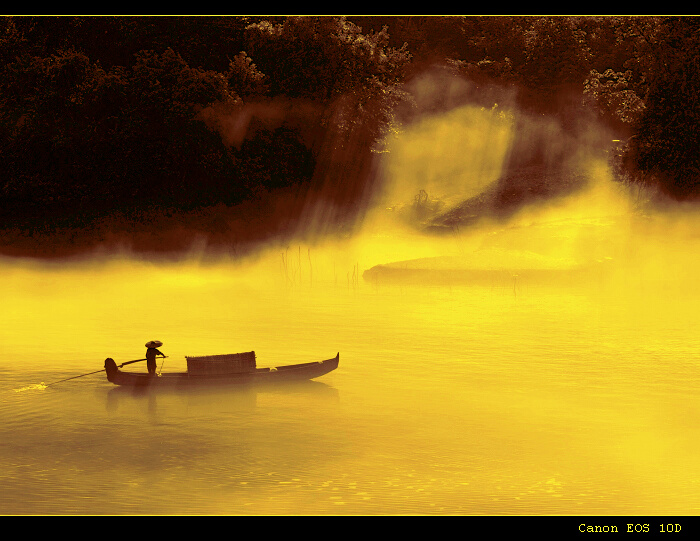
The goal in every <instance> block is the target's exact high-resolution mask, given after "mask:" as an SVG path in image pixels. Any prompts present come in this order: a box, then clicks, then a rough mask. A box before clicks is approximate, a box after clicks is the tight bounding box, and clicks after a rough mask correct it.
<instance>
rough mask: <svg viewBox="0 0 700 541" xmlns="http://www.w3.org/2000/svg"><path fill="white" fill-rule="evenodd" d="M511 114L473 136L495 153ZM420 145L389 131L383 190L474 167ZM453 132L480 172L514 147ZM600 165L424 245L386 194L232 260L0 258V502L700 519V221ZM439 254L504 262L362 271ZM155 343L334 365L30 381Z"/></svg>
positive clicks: (34, 506)
mask: <svg viewBox="0 0 700 541" xmlns="http://www.w3.org/2000/svg"><path fill="white" fill-rule="evenodd" d="M458 116H459V115H458ZM450 118H452V117H450ZM452 120H454V118H452ZM469 122H471V123H472V125H474V124H475V123H476V125H477V127H478V128H480V126H478V122H476V121H475V120H474V118H473V117H472V116H469ZM446 125H447V124H445V123H442V124H440V123H438V124H437V125H436V127H435V129H442V128H444V127H445V126H446ZM504 130H505V128H504V125H503V123H502V122H500V121H499V123H498V124H497V126H496V128H494V129H492V130H491V131H490V132H488V130H487V132H488V133H492V134H495V135H493V136H494V137H495V138H496V139H497V140H498V141H501V143H499V144H503V145H507V144H509V143H508V141H509V140H510V136H509V135H508V133H507V131H504ZM484 133H486V132H484ZM424 135H425V132H420V134H419V135H417V136H416V137H418V139H419V141H423V143H421V146H420V148H422V149H423V154H421V155H420V156H419V161H421V160H422V161H421V163H427V162H430V163H432V164H433V166H432V169H430V170H426V171H427V172H425V171H423V172H422V170H420V169H419V168H418V169H417V168H416V167H415V165H416V164H415V163H413V162H411V156H413V155H414V154H413V153H411V152H409V150H410V149H411V148H413V147H411V146H410V145H408V146H407V152H406V153H404V154H402V153H401V151H400V150H401V147H400V145H399V146H398V147H395V149H394V150H396V149H397V148H398V152H395V153H394V154H390V155H389V156H388V157H387V160H388V161H387V171H389V172H390V174H392V175H394V176H397V175H401V174H402V173H403V174H408V173H409V172H412V173H414V175H413V176H410V175H409V178H408V180H406V179H404V181H405V182H393V183H392V182H388V183H387V186H388V187H389V189H388V192H391V193H392V194H393V196H398V195H397V194H399V192H400V191H401V189H402V187H405V189H406V190H407V191H406V193H404V194H403V196H405V199H407V200H408V201H410V200H411V199H410V198H411V197H412V196H413V194H414V192H415V189H416V188H417V187H420V186H422V185H423V184H422V183H423V182H429V183H430V186H431V195H432V194H433V191H436V190H437V191H439V190H440V189H441V187H442V188H444V189H445V193H443V194H442V196H444V197H445V198H446V199H449V196H450V190H455V189H456V188H455V186H456V185H459V186H461V187H460V188H459V190H463V189H464V186H463V185H464V183H465V182H467V181H466V180H465V179H464V178H463V179H462V180H461V181H460V182H459V183H456V184H454V183H452V184H451V183H448V185H443V186H441V185H440V179H441V178H443V177H441V176H440V174H439V171H436V170H435V168H436V167H438V165H439V164H441V163H443V164H445V166H446V167H448V169H449V167H451V164H452V165H454V164H455V163H457V162H456V160H457V155H458V154H459V152H460V149H454V148H452V147H451V146H449V145H440V144H438V145H437V147H436V148H437V149H438V150H439V149H444V148H448V149H452V150H451V151H452V152H453V154H454V155H451V156H448V157H447V159H446V160H441V159H440V156H433V155H426V153H428V154H429V153H430V152H437V150H436V149H435V148H433V147H430V146H428V145H427V143H425V142H426V141H433V140H434V139H435V137H438V135H435V134H434V136H433V137H427V138H425V137H424ZM443 136H445V137H447V138H448V139H449V137H450V133H447V134H443ZM470 141H471V143H470V144H471V145H472V146H473V147H474V148H473V149H472V151H473V153H472V154H473V155H474V154H478V155H481V156H482V158H483V159H481V160H476V161H474V160H471V161H470V160H469V159H466V158H465V159H463V160H462V159H461V158H460V160H458V161H459V163H466V164H467V165H464V167H466V168H472V169H474V168H477V169H480V170H482V171H487V172H488V174H487V177H488V178H489V179H490V178H491V177H493V178H497V176H498V168H499V160H502V159H504V156H505V155H506V154H507V153H506V152H501V151H499V149H498V148H496V149H495V150H493V152H491V153H486V154H484V148H482V146H480V143H479V139H478V138H473V139H470ZM501 150H502V149H501ZM395 159H396V160H399V162H401V160H403V161H406V162H409V163H406V164H405V167H404V168H402V167H399V165H400V163H399V162H397V161H393V162H392V161H391V160H395ZM397 164H398V165H397ZM592 167H593V168H596V167H598V168H600V171H599V173H596V174H595V175H593V176H594V177H595V178H602V179H604V180H602V181H601V182H597V183H594V184H593V185H592V186H591V187H590V189H589V190H587V191H586V192H584V193H580V194H575V195H574V196H571V197H569V198H563V199H559V200H555V201H550V202H548V203H546V204H540V205H538V206H536V207H530V208H526V209H524V210H523V212H521V213H520V214H518V215H517V216H515V217H514V218H513V219H512V220H511V221H509V222H508V223H488V222H484V223H482V224H481V225H480V227H479V228H477V229H474V230H470V231H469V232H464V233H455V234H453V235H447V236H444V237H441V238H436V237H430V236H425V235H421V234H419V233H417V232H415V231H414V230H410V229H403V228H402V227H400V226H399V225H397V224H399V223H401V220H400V219H399V220H394V219H393V218H395V216H394V215H395V213H396V209H395V208H394V209H392V210H386V209H385V208H384V207H381V206H380V207H379V208H378V210H377V212H376V213H371V214H370V215H369V216H368V217H367V219H366V221H365V222H364V225H363V228H362V229H361V231H359V232H357V233H356V234H355V235H353V236H351V237H349V238H347V239H345V240H342V241H340V240H336V241H331V240H328V239H326V240H322V239H316V240H315V241H314V242H305V241H301V240H300V241H299V242H297V243H292V244H290V245H289V246H271V247H268V248H266V249H265V250H263V251H261V252H260V253H259V254H257V257H256V258H254V259H250V260H245V261H233V260H208V259H207V258H206V257H204V256H203V254H201V253H197V252H196V251H194V252H193V253H192V254H191V256H190V257H187V258H185V259H183V260H182V261H181V262H169V263H167V262H161V263H148V262H144V261H139V260H136V259H134V258H132V257H130V256H129V254H128V251H126V252H125V253H124V254H122V255H118V254H110V255H102V256H95V257H92V258H88V259H86V260H84V261H79V262H72V263H71V262H66V263H63V264H39V263H36V262H28V261H22V260H11V259H6V260H2V261H0V299H1V302H2V310H1V311H0V513H3V514H16V513H30V514H103V513H110V514H131V513H149V514H150V513H156V514H187V513H205V514H209V513H211V514H337V513H347V514H404V513H434V514H491V515H492V514H516V515H527V514H535V515H542V514H593V515H600V514H616V515H619V514H627V515H645V514H653V515H659V514H693V515H694V514H697V513H698V511H700V460H699V451H698V449H700V429H699V424H698V417H699V415H698V414H699V413H700V380H699V378H698V368H699V362H698V357H699V356H700V353H699V352H700V338H699V337H700V323H699V322H698V307H699V304H698V302H699V301H700V281H698V279H697V276H696V272H697V271H696V269H697V268H698V264H699V263H700V256H699V255H698V254H700V251H699V250H698V248H700V246H699V244H700V243H699V242H698V237H697V235H696V234H695V231H697V227H696V226H697V224H698V217H697V214H696V213H695V211H693V210H686V211H685V212H684V214H683V215H680V216H672V215H671V214H670V213H668V212H667V213H665V214H660V213H659V214H657V213H648V214H647V215H643V214H640V213H639V212H637V211H636V210H635V208H634V203H635V199H634V198H630V197H629V196H628V194H627V193H625V192H624V191H622V190H621V189H620V186H618V185H615V184H614V183H611V182H609V181H607V180H605V178H606V173H605V171H604V167H602V166H601V165H600V164H598V165H596V164H595V163H594V164H593V165H592ZM448 173H449V171H448ZM450 174H451V173H450ZM484 174H486V173H484ZM421 175H423V177H421ZM419 177H420V178H419ZM450 178H453V177H450ZM465 178H467V177H465ZM482 187H483V186H481V185H478V186H472V188H474V189H476V190H477V192H478V189H480V188H482ZM465 193H466V192H465ZM452 195H453V196H455V194H454V193H453V192H452ZM457 195H459V194H457ZM462 195H463V194H462ZM387 216H390V217H391V219H387ZM307 240H308V239H307ZM437 256H448V257H449V258H451V259H450V261H452V262H455V261H457V262H461V264H462V265H463V267H464V268H478V269H482V270H483V269H490V270H493V271H494V273H495V274H494V276H496V275H497V276H498V278H494V279H493V280H488V279H487V280H482V281H480V282H479V283H464V282H461V281H459V280H457V281H449V282H446V281H444V280H443V281H441V280H440V279H438V278H435V275H432V274H430V273H428V274H426V275H425V276H426V278H425V281H424V282H423V283H421V282H419V283H416V282H415V281H414V282H410V283H408V282H403V281H396V282H387V281H386V280H384V281H382V280H380V281H365V280H364V279H363V277H362V275H363V273H364V271H366V270H367V269H370V268H372V267H373V266H375V265H378V264H386V263H391V262H396V261H406V260H411V259H416V258H430V257H437ZM426 261H427V263H426V262H425V261H424V262H423V263H425V264H426V265H427V266H428V267H429V266H430V261H431V260H426ZM423 263H420V264H423ZM420 264H418V265H420ZM406 265H407V266H408V264H406ZM523 265H525V266H527V265H530V266H534V267H537V268H539V269H545V270H547V271H548V272H549V273H550V274H549V279H548V280H545V281H542V280H539V281H537V282H534V281H530V280H529V278H528V275H527V274H522V273H520V274H519V272H520V270H521V269H522V268H523ZM576 265H589V266H588V267H586V268H588V269H589V271H587V274H586V275H584V276H582V275H580V274H579V275H576V278H575V279H571V277H570V276H569V275H568V274H567V271H568V270H569V269H571V268H572V266H573V267H575V266H576ZM590 265H592V266H590ZM504 272H505V274H504ZM504 276H505V278H504ZM431 277H432V278H431ZM153 339H158V340H162V341H163V342H164V345H163V347H162V348H160V349H161V351H163V352H164V353H165V354H166V355H168V358H167V359H165V362H164V364H163V365H162V370H163V372H167V371H180V370H184V368H185V355H208V354H219V353H233V352H239V351H249V350H255V351H256V353H257V358H258V364H259V366H274V365H277V364H287V363H295V362H304V361H313V360H321V359H326V358H330V357H333V356H335V354H336V352H340V366H339V368H338V370H336V371H334V372H332V373H330V374H328V375H326V376H323V377H322V378H319V379H318V380H317V381H315V382H310V383H308V384H299V385H296V384H295V385H285V386H281V387H275V388H260V389H230V388H215V389H192V390H177V391H176V390H161V391H155V390H151V391H148V392H142V393H134V392H131V391H129V390H128V389H122V388H117V387H115V386H113V385H111V384H110V383H109V382H107V380H106V377H105V376H104V374H102V373H98V374H94V375H89V376H85V377H83V378H78V379H74V380H70V381H66V382H62V383H58V384H56V385H48V386H47V384H50V383H52V382H55V381H59V380H62V379H65V378H69V377H72V376H76V375H80V374H86V373H89V372H93V371H96V370H100V369H101V368H102V366H103V362H104V359H105V358H106V357H113V358H114V359H115V360H116V361H117V363H121V362H124V361H127V360H132V359H138V358H142V357H143V356H144V353H145V350H144V347H143V344H145V342H146V341H149V340H153ZM130 368H132V369H133V370H142V371H145V367H144V366H143V365H142V364H135V365H132V366H131V367H130ZM42 383H43V384H44V385H42Z"/></svg>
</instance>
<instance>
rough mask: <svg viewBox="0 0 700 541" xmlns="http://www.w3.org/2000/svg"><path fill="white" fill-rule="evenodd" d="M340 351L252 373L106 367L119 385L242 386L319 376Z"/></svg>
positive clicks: (333, 363)
mask: <svg viewBox="0 0 700 541" xmlns="http://www.w3.org/2000/svg"><path fill="white" fill-rule="evenodd" d="M339 361H340V353H338V354H337V355H336V356H335V357H334V358H332V359H326V360H325V361H318V362H311V363H301V364H291V365H286V366H278V367H274V368H256V369H255V370H254V371H251V372H244V373H240V374H226V375H216V376H191V375H189V374H188V373H187V372H174V373H165V374H160V375H150V374H147V373H138V372H123V371H121V370H119V369H116V371H115V370H109V371H108V370H106V372H107V379H108V380H109V381H110V382H111V383H113V384H115V385H124V386H130V387H151V386H158V387H168V386H174V387H178V386H192V385H240V384H260V383H274V382H282V381H300V380H309V379H314V378H318V377H320V376H323V375H325V374H327V373H328V372H332V371H333V370H335V369H336V368H338V363H339Z"/></svg>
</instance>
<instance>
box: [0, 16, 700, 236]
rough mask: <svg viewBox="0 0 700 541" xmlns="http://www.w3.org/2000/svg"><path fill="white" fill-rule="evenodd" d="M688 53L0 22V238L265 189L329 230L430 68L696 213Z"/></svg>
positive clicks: (272, 22)
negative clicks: (599, 144)
mask: <svg viewBox="0 0 700 541" xmlns="http://www.w3.org/2000/svg"><path fill="white" fill-rule="evenodd" d="M699 52H700V21H699V20H698V19H696V18H693V17H331V16H326V17H275V18H269V17H3V18H2V19H0V61H1V64H0V65H1V66H2V67H1V69H2V77H0V141H1V144H2V158H3V159H2V162H1V164H0V229H2V230H4V231H8V230H21V231H30V232H31V231H36V230H49V231H50V230H53V229H56V228H60V227H67V226H72V227H83V226H87V225H88V224H90V223H92V222H94V221H95V220H100V219H104V218H105V217H108V216H111V215H114V214H115V213H118V214H119V215H121V216H126V217H128V218H129V219H133V220H137V221H138V220H141V221H143V220H144V216H145V215H147V214H148V213H151V212H152V211H153V210H154V209H156V210H163V211H166V212H172V211H173V209H177V210H178V211H192V210H197V209H203V208H209V207H213V206H217V205H219V206H221V205H224V206H226V207H233V206H236V205H239V204H241V203H243V202H245V201H251V200H253V201H254V200H262V199H264V198H265V196H266V194H270V193H273V192H275V191H280V190H281V191H285V190H287V191H289V190H291V191H292V192H293V193H299V192H300V191H301V192H305V191H308V190H312V191H315V192H317V193H318V195H319V196H320V197H323V198H324V199H326V200H328V201H329V202H330V203H331V204H332V205H334V206H335V207H336V208H338V209H340V210H339V212H338V214H337V215H336V216H335V218H338V219H339V220H340V221H342V219H343V217H344V216H345V215H352V213H353V211H354V209H356V208H358V205H356V204H355V203H357V202H358V201H360V200H362V199H363V198H366V197H368V193H370V192H371V189H372V178H371V175H372V168H371V166H370V163H371V160H372V154H373V152H375V151H377V150H380V149H381V144H382V140H383V138H384V136H385V134H386V133H387V130H389V129H390V128H391V126H392V122H394V121H395V120H396V114H397V110H399V108H398V106H399V105H401V104H405V103H407V102H410V100H411V96H410V94H408V93H407V92H406V90H405V88H406V83H407V82H409V81H411V80H412V78H414V77H416V76H417V75H418V74H420V73H421V72H422V71H423V70H425V69H428V68H429V67H432V66H440V67H442V68H444V69H445V70H448V71H449V73H450V74H452V76H454V77H460V78H464V79H466V80H469V81H472V82H474V83H475V84H476V85H495V86H498V87H502V88H508V89H515V90H516V96H517V105H518V106H519V107H521V108H522V109H523V110H527V111H533V112H539V113H546V114H551V115H559V116H560V117H561V118H562V119H564V120H566V118H569V117H570V116H571V115H573V114H577V113H578V112H580V110H581V108H583V109H585V110H586V111H587V112H588V113H589V114H593V115H595V116H596V118H598V119H599V120H600V122H603V123H605V124H606V125H607V126H609V127H610V128H611V129H612V130H615V132H616V133H618V134H619V138H620V139H621V140H622V141H623V145H622V147H621V148H620V150H619V158H620V159H619V168H618V173H619V175H620V176H621V177H624V178H625V179H626V180H628V181H630V182H637V183H640V184H643V185H654V186H657V187H658V188H659V189H660V190H661V191H662V192H663V193H665V194H667V195H669V196H671V197H673V198H676V199H683V200H685V199H694V198H697V196H698V195H700V157H699V156H698V148H700V145H699V144H698V143H699V141H698V137H700V135H699V134H700V129H698V128H700V107H698V104H697V101H698V96H699V95H700V60H699V59H700V55H699V54H698V53H699ZM475 99H478V98H475Z"/></svg>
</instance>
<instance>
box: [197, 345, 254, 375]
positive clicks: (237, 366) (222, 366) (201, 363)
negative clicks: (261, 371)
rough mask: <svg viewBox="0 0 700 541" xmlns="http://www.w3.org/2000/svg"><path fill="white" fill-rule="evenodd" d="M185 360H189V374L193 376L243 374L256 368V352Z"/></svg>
mask: <svg viewBox="0 0 700 541" xmlns="http://www.w3.org/2000/svg"><path fill="white" fill-rule="evenodd" d="M185 359H187V372H188V373H189V374H190V375H191V376H217V375H223V374H241V373H244V372H252V371H254V370H255V368H256V364H255V352H254V351H247V352H245V353H230V354H227V355H204V356H198V357H187V356H186V357H185Z"/></svg>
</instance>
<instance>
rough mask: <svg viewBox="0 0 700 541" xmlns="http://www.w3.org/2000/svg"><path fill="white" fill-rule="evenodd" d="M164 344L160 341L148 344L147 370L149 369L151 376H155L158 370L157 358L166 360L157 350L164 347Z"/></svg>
mask: <svg viewBox="0 0 700 541" xmlns="http://www.w3.org/2000/svg"><path fill="white" fill-rule="evenodd" d="M162 345H163V342H161V341H160V340H151V341H150V342H147V343H146V348H147V349H146V368H148V373H149V374H150V375H155V373H156V368H158V363H156V357H157V356H158V355H160V356H161V357H163V358H165V355H163V354H162V353H161V352H160V351H159V350H158V349H157V348H159V347H162Z"/></svg>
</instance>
